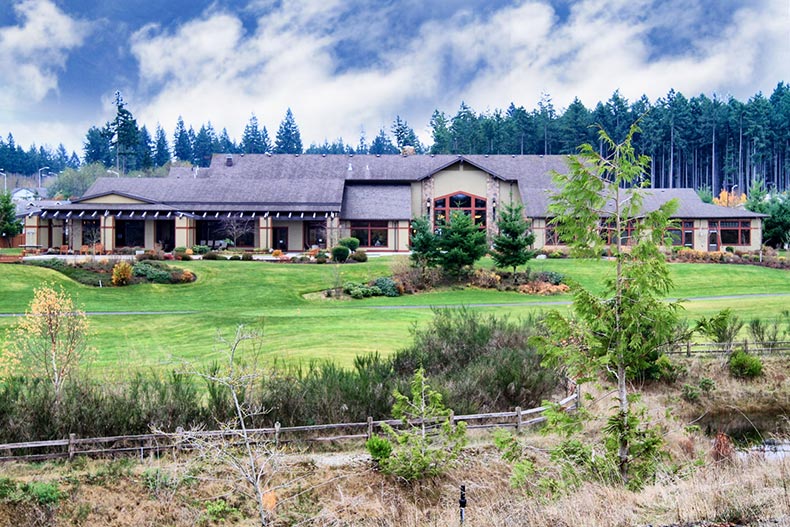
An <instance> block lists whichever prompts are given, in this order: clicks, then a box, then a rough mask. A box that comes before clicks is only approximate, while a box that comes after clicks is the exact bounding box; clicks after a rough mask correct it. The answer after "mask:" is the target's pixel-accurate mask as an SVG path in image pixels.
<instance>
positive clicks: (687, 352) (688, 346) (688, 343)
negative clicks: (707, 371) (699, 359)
mask: <svg viewBox="0 0 790 527" xmlns="http://www.w3.org/2000/svg"><path fill="white" fill-rule="evenodd" d="M686 357H691V341H690V340H689V341H688V342H686Z"/></svg>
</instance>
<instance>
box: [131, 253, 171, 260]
mask: <svg viewBox="0 0 790 527" xmlns="http://www.w3.org/2000/svg"><path fill="white" fill-rule="evenodd" d="M134 259H135V260H137V261H138V262H144V261H145V260H164V255H163V254H161V253H158V252H155V251H145V252H144V253H143V254H138V255H135V257H134Z"/></svg>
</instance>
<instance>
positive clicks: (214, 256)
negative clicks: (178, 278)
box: [203, 251, 225, 260]
mask: <svg viewBox="0 0 790 527" xmlns="http://www.w3.org/2000/svg"><path fill="white" fill-rule="evenodd" d="M203 259H204V260H220V259H221V260H224V259H225V257H224V256H220V255H219V253H216V252H214V251H209V252H207V253H206V254H204V255H203Z"/></svg>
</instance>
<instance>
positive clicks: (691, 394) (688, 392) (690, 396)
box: [681, 384, 700, 403]
mask: <svg viewBox="0 0 790 527" xmlns="http://www.w3.org/2000/svg"><path fill="white" fill-rule="evenodd" d="M681 395H682V397H683V399H685V400H686V401H688V402H690V403H695V402H697V401H698V400H699V395H700V390H699V388H698V387H696V386H694V385H693V384H684V385H683V388H681Z"/></svg>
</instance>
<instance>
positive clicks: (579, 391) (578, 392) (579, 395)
mask: <svg viewBox="0 0 790 527" xmlns="http://www.w3.org/2000/svg"><path fill="white" fill-rule="evenodd" d="M575 406H576V409H577V410H578V409H580V408H581V407H582V387H581V385H580V384H577V385H576V405H575Z"/></svg>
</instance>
